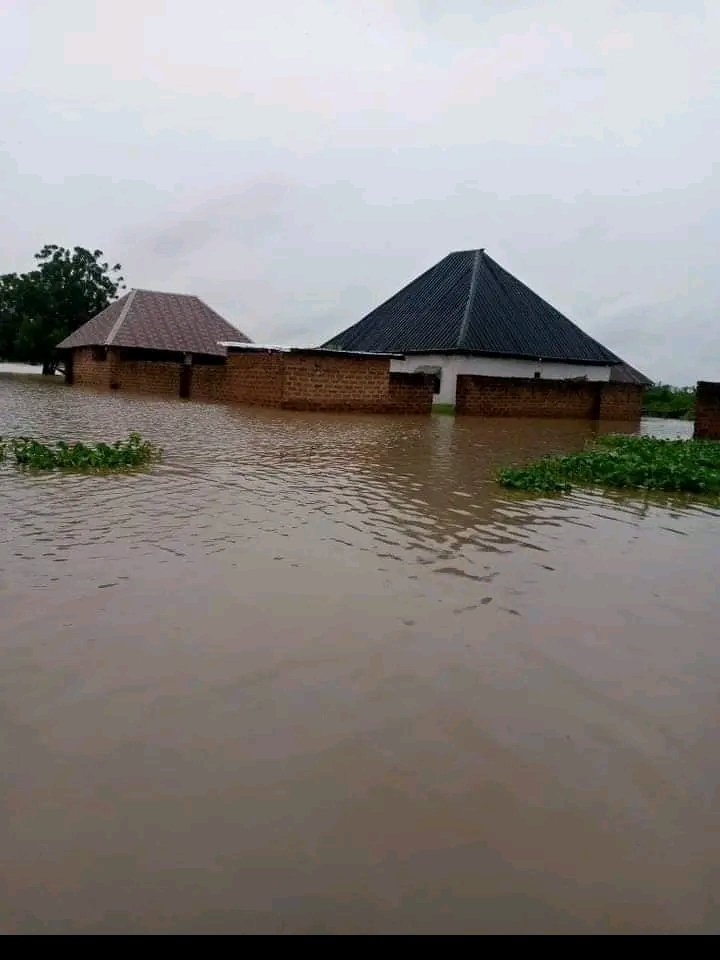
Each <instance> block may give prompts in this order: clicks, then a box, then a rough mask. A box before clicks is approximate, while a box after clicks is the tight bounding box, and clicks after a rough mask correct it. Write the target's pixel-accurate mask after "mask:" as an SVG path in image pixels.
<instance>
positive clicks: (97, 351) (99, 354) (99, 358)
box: [92, 347, 107, 363]
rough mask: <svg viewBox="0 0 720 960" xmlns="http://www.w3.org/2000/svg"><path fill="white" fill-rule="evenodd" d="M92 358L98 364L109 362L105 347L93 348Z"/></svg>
mask: <svg viewBox="0 0 720 960" xmlns="http://www.w3.org/2000/svg"><path fill="white" fill-rule="evenodd" d="M92 358H93V360H94V361H95V362H96V363H102V362H103V361H104V360H107V350H106V349H105V347H93V348H92Z"/></svg>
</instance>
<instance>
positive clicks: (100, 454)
mask: <svg viewBox="0 0 720 960" xmlns="http://www.w3.org/2000/svg"><path fill="white" fill-rule="evenodd" d="M8 454H9V455H11V456H13V457H14V458H15V463H17V464H18V465H19V466H21V467H29V468H31V469H33V470H72V471H76V472H87V471H97V470H129V469H132V468H133V467H143V466H145V465H146V464H149V463H153V462H155V461H157V460H159V459H160V457H161V454H162V451H161V450H160V448H159V447H156V446H155V445H154V444H152V443H150V441H149V440H143V438H142V437H141V436H140V434H139V433H131V434H130V436H129V437H128V438H127V440H116V441H115V443H66V442H65V441H64V440H59V441H58V442H57V443H54V444H48V443H41V442H40V441H39V440H32V439H31V438H29V437H12V438H9V439H3V438H2V437H0V460H2V459H3V458H4V457H5V456H6V455H8Z"/></svg>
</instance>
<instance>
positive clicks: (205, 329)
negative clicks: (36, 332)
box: [58, 290, 250, 356]
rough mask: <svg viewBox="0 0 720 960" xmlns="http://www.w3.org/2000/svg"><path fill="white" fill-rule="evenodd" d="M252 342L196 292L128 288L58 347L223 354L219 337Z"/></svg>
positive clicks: (223, 350)
mask: <svg viewBox="0 0 720 960" xmlns="http://www.w3.org/2000/svg"><path fill="white" fill-rule="evenodd" d="M226 340H233V341H235V342H247V343H250V340H249V338H248V337H246V336H245V334H244V333H241V332H240V331H239V330H238V329H237V327H234V326H233V325H232V324H231V323H228V322H227V320H224V319H223V318H222V317H221V316H220V314H219V313H215V311H214V310H212V309H211V308H210V307H209V306H208V305H207V304H206V303H203V301H202V300H200V298H199V297H194V296H191V295H190V294H185V293H158V292H157V291H154V290H131V291H130V293H127V294H125V296H124V297H121V298H120V299H119V300H116V301H115V302H114V303H111V304H110V306H109V307H106V308H105V310H102V311H101V312H100V313H99V314H98V315H97V316H96V317H93V318H92V319H91V320H88V322H87V323H84V324H83V325H82V326H81V327H79V328H78V329H77V330H75V331H74V333H71V334H70V336H69V337H66V338H65V339H64V340H63V341H62V342H61V343H59V344H58V348H59V349H61V350H67V349H72V348H73V347H100V346H107V347H110V346H112V347H136V348H139V349H143V350H171V351H173V352H177V353H203V354H211V355H213V354H214V355H216V356H224V355H225V348H224V347H221V346H220V341H226Z"/></svg>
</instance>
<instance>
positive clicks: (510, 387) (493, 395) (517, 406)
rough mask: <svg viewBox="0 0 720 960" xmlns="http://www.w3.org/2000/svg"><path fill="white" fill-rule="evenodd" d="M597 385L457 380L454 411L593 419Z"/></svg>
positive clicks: (473, 378) (503, 379)
mask: <svg viewBox="0 0 720 960" xmlns="http://www.w3.org/2000/svg"><path fill="white" fill-rule="evenodd" d="M598 408H599V384H597V383H594V382H591V381H587V380H580V381H574V382H573V381H567V380H540V379H537V380H536V379H525V378H520V377H480V376H466V375H462V376H459V377H458V378H457V394H456V400H455V410H456V412H457V413H459V414H473V415H475V416H481V417H557V418H561V417H562V418H568V419H576V420H588V419H595V418H596V417H597V412H598Z"/></svg>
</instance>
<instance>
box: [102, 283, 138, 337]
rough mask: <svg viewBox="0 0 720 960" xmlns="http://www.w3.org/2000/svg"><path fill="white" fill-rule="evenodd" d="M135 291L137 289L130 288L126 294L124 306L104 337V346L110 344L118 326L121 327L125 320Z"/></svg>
mask: <svg viewBox="0 0 720 960" xmlns="http://www.w3.org/2000/svg"><path fill="white" fill-rule="evenodd" d="M136 293H137V290H131V291H130V293H129V294H128V295H127V297H128V298H127V303H126V304H125V306H124V307H123V308H122V310H121V311H120V316H119V317H118V318H117V320H116V321H115V323H114V324H113V325H112V328H111V330H110V333H109V334H108V335H107V336H106V337H105V346H106V347H109V346H110V345H111V344H112V342H113V340H114V339H115V337H116V336H117V333H118V330H119V329H120V327H121V326H122V325H123V323H124V322H125V318H126V317H127V315H128V311H129V310H130V307H131V306H132V304H133V300H134V299H135V294H136Z"/></svg>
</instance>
